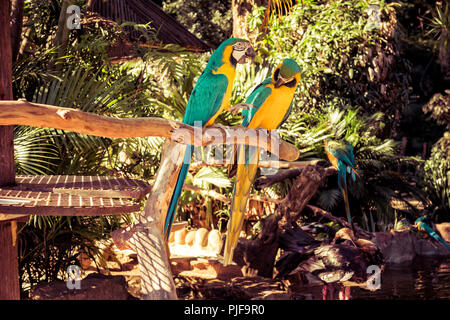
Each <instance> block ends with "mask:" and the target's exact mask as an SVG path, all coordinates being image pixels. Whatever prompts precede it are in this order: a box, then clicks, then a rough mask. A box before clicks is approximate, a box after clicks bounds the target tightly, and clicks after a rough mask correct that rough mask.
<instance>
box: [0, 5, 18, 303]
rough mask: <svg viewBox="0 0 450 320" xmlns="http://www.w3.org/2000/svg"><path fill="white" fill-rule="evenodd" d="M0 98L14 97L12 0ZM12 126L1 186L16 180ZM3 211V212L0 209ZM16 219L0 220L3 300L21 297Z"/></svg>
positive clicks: (3, 32)
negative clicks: (10, 25)
mask: <svg viewBox="0 0 450 320" xmlns="http://www.w3.org/2000/svg"><path fill="white" fill-rule="evenodd" d="M0 26H2V27H1V28H0V100H11V99H12V82H11V81H12V80H11V79H12V76H11V72H12V53H11V34H10V28H9V0H0ZM13 141H14V133H13V126H0V186H1V185H8V184H14V180H15V178H14V146H13ZM0 213H1V212H0ZM15 237H16V222H14V221H12V222H10V221H9V222H0V300H2V299H5V300H17V299H20V291H19V266H18V261H17V246H16V245H15Z"/></svg>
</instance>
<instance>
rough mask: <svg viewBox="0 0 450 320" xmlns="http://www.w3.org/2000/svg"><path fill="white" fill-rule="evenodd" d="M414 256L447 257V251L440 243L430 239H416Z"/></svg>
mask: <svg viewBox="0 0 450 320" xmlns="http://www.w3.org/2000/svg"><path fill="white" fill-rule="evenodd" d="M415 248H416V254H417V255H419V256H448V255H450V250H448V249H447V248H446V247H445V246H444V245H443V244H442V243H440V242H438V241H434V240H431V239H417V240H416V244H415Z"/></svg>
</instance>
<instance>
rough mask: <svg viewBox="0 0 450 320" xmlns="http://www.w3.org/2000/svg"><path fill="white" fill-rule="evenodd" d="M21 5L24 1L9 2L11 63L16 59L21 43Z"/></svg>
mask: <svg viewBox="0 0 450 320" xmlns="http://www.w3.org/2000/svg"><path fill="white" fill-rule="evenodd" d="M23 5H24V0H12V1H11V48H12V60H13V61H16V59H17V55H18V54H19V48H20V43H21V42H22V25H23Z"/></svg>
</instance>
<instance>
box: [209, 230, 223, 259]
mask: <svg viewBox="0 0 450 320" xmlns="http://www.w3.org/2000/svg"><path fill="white" fill-rule="evenodd" d="M222 243H223V241H222V237H221V235H220V232H219V230H211V231H210V232H209V234H208V245H207V250H209V251H211V253H214V254H219V253H220V250H221V249H222Z"/></svg>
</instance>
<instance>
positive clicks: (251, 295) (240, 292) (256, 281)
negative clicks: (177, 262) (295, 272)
mask: <svg viewBox="0 0 450 320" xmlns="http://www.w3.org/2000/svg"><path fill="white" fill-rule="evenodd" d="M175 283H176V288H177V294H178V297H179V298H180V299H186V298H188V299H207V300H217V299H218V300H288V299H291V295H290V293H289V292H288V290H287V289H286V288H285V287H284V286H283V284H282V283H281V282H280V281H277V280H273V279H269V278H263V277H252V278H249V277H238V278H234V279H232V280H231V281H224V280H219V279H193V278H189V277H183V276H180V277H177V278H175Z"/></svg>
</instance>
